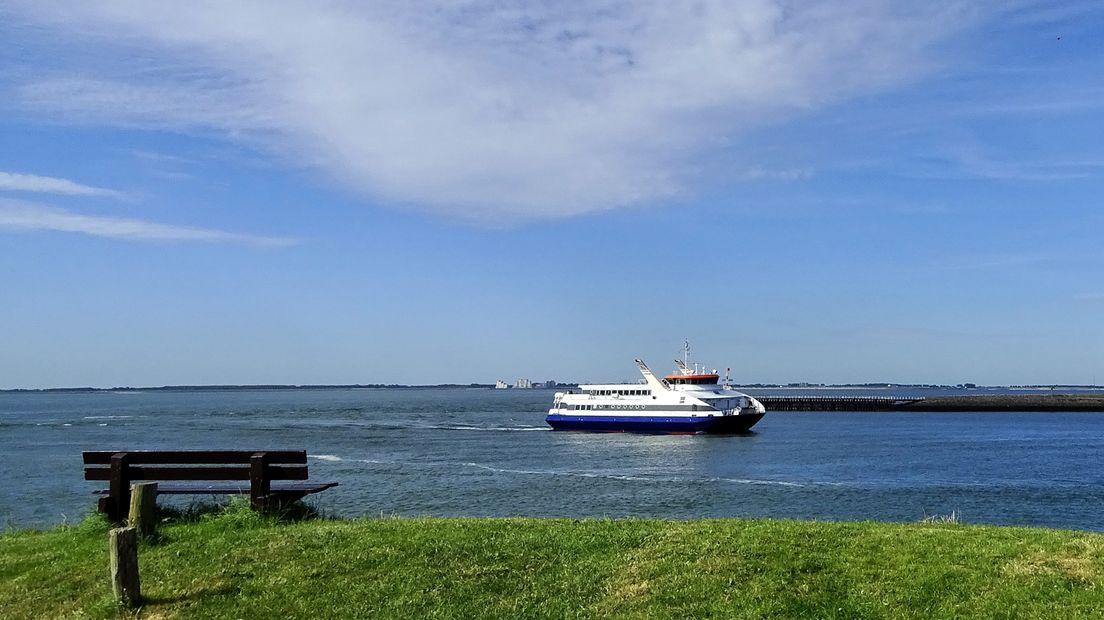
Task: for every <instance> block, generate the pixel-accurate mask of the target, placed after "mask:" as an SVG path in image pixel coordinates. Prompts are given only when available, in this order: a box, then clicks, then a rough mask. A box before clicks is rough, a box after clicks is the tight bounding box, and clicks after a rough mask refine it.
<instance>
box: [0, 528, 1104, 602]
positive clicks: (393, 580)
mask: <svg viewBox="0 0 1104 620" xmlns="http://www.w3.org/2000/svg"><path fill="white" fill-rule="evenodd" d="M106 541H107V526H106V524H105V523H104V522H103V521H102V520H101V519H99V518H90V519H89V520H87V521H85V522H83V523H81V524H79V525H76V526H69V527H59V528H56V529H54V530H51V531H47V532H9V533H6V534H3V535H0V618H66V617H82V618H84V617H92V618H97V617H99V618H103V617H130V616H135V615H138V616H139V617H143V618H285V617H294V618H343V617H349V618H362V617H363V618H367V617H404V618H482V617H494V618H575V617H624V618H691V617H693V618H702V617H724V618H1063V619H1066V618H1099V617H1101V615H1102V614H1104V535H1099V534H1088V533H1084V532H1074V531H1064V530H1048V529H1028V528H1002V527H988V526H970V525H958V524H906V525H901V524H888V523H869V522H864V523H822V522H802V521H774V520H703V521H663V520H617V521H604V520H581V521H575V520H566V519H555V520H546V519H439V518H432V519H430V518H427V519H390V518H387V519H362V520H352V521H341V520H309V521H301V522H297V523H280V522H277V521H275V520H273V519H266V518H260V517H257V516H255V515H253V514H251V513H250V512H249V511H248V510H243V509H241V508H240V507H235V508H231V509H230V510H228V511H227V512H225V513H223V514H217V515H208V516H204V517H199V518H196V519H193V520H177V521H175V522H169V523H167V524H166V525H165V526H164V527H163V528H162V536H161V540H159V541H157V542H155V543H144V544H143V546H142V548H141V552H140V564H141V573H142V589H143V593H144V594H145V596H146V597H148V600H147V602H146V604H145V606H144V607H143V608H141V609H139V610H137V612H135V611H125V610H120V609H118V608H116V607H115V606H114V605H113V604H112V602H111V596H110V587H109V584H108V580H107V552H106Z"/></svg>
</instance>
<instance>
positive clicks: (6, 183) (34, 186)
mask: <svg viewBox="0 0 1104 620" xmlns="http://www.w3.org/2000/svg"><path fill="white" fill-rule="evenodd" d="M0 190H10V191H19V192H44V193H49V194H66V195H70V196H111V197H116V198H118V197H122V196H123V194H122V192H118V191H115V190H112V189H104V188H102V187H93V186H91V185H84V184H81V183H77V182H76V181H70V180H69V179H60V178H57V177H43V176H38V175H34V174H21V173H18V172H0Z"/></svg>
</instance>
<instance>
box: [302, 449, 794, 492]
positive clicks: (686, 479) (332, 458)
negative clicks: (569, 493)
mask: <svg viewBox="0 0 1104 620" xmlns="http://www.w3.org/2000/svg"><path fill="white" fill-rule="evenodd" d="M310 458H312V459H316V460H319V461H325V462H329V463H364V464H367V465H388V466H398V467H421V468H427V467H428V468H455V467H457V466H460V467H470V468H473V469H480V470H483V471H489V472H492V473H496V474H506V475H515V476H553V477H554V476H566V477H572V478H590V479H602V480H619V481H624V482H650V483H660V484H664V483H666V484H687V483H691V484H693V483H702V484H738V485H763V486H780V487H795V488H801V487H805V486H807V485H805V484H802V483H800V482H788V481H785V480H761V479H755V478H724V477H718V476H710V477H695V476H651V475H646V474H625V473H613V472H600V471H571V470H563V469H514V468H508V467H494V466H492V465H486V464H483V463H474V462H464V463H456V462H452V461H446V462H410V461H388V460H380V459H345V458H342V457H340V456H337V455H336V454H312V455H310Z"/></svg>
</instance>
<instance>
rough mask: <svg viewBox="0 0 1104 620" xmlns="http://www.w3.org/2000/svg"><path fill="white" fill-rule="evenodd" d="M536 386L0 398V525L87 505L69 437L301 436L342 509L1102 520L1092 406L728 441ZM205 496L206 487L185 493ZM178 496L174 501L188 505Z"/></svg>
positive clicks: (230, 439)
mask: <svg viewBox="0 0 1104 620" xmlns="http://www.w3.org/2000/svg"><path fill="white" fill-rule="evenodd" d="M551 401H552V392H550V391H545V390H497V391H496V390H487V389H349V390H331V389H327V390H255V391H217V390H216V391H183V392H162V391H152V392H116V393H113V392H94V393H0V529H4V528H12V527H47V526H50V525H52V524H56V523H60V522H65V521H68V522H72V521H75V520H79V519H81V518H83V516H84V515H86V514H87V513H88V512H89V511H90V510H92V508H93V506H94V503H95V499H94V497H93V496H92V495H91V492H92V491H93V490H94V489H95V488H97V486H99V485H101V484H102V483H95V482H86V481H84V480H83V476H82V463H81V451H82V450H123V449H130V450H133V449H201V448H207V449H236V450H240V449H251V450H252V449H305V450H307V452H308V454H309V456H310V461H309V465H310V472H311V478H312V479H314V480H319V481H337V482H339V483H340V486H338V487H336V488H334V489H331V490H328V491H325V492H324V493H321V494H319V495H316V496H313V497H314V498H313V499H312V501H313V502H314V503H316V504H317V505H318V506H319V507H320V508H321V509H322V510H323V511H324V512H326V513H328V514H332V515H338V516H357V515H373V516H378V515H404V516H415V515H441V516H455V515H465V516H506V515H510V516H563V517H613V518H616V517H629V516H632V517H665V518H679V519H684V518H699V517H786V518H802V519H825V520H843V519H848V520H850V519H877V520H888V521H918V520H920V519H923V518H925V517H929V516H945V515H950V514H951V513H952V512H953V513H954V514H955V515H956V516H957V518H958V519H959V520H961V521H965V522H968V523H992V524H1008V525H1031V526H1049V527H1064V528H1076V529H1085V530H1097V531H1104V511H1101V510H1100V507H1101V506H1102V505H1104V468H1102V467H1101V463H1104V415H1102V414H1093V413H847V412H818V413H799V412H797V413H793V412H775V413H768V414H767V416H766V417H765V418H763V420H762V421H761V422H760V423H759V424H758V425H757V426H756V427H755V428H754V432H753V433H751V434H749V435H742V436H706V435H700V436H663V435H633V434H589V433H566V432H553V431H550V430H548V428H547V426H546V425H545V424H544V421H543V420H544V415H545V412H546V410H547V407H548V405H549V403H550V402H551ZM200 499H205V498H200ZM185 501H187V500H185Z"/></svg>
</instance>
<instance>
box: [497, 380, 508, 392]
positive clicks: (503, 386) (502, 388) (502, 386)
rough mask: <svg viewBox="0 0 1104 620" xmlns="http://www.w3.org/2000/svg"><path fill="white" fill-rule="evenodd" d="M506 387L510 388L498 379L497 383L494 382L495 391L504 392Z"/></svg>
mask: <svg viewBox="0 0 1104 620" xmlns="http://www.w3.org/2000/svg"><path fill="white" fill-rule="evenodd" d="M508 387H510V386H508V385H506V382H505V381H503V380H502V379H499V380H498V381H495V389H496V390H505V389H506V388H508Z"/></svg>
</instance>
